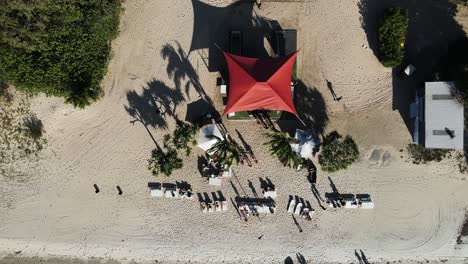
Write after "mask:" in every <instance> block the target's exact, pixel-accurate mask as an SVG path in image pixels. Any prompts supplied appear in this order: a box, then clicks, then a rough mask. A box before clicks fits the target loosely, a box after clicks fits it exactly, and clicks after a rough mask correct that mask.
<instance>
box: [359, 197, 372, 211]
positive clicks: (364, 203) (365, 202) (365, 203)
mask: <svg viewBox="0 0 468 264" xmlns="http://www.w3.org/2000/svg"><path fill="white" fill-rule="evenodd" d="M359 205H360V207H361V208H362V209H374V201H373V200H372V199H371V198H370V197H366V198H361V199H360V200H359Z"/></svg>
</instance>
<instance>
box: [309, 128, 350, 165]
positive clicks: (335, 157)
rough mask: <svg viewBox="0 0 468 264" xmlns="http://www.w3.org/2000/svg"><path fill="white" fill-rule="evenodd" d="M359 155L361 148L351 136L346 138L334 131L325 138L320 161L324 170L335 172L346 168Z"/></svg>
mask: <svg viewBox="0 0 468 264" xmlns="http://www.w3.org/2000/svg"><path fill="white" fill-rule="evenodd" d="M358 157H359V149H358V146H357V145H356V143H355V142H354V140H353V139H352V138H351V137H350V136H346V137H345V138H344V139H343V138H342V136H341V135H340V134H338V132H336V131H333V132H331V133H330V134H329V135H327V136H326V137H325V138H324V139H323V144H322V150H321V152H320V154H319V157H318V161H319V163H320V166H322V170H324V171H328V172H333V171H337V170H341V169H346V168H347V167H348V166H349V165H351V164H352V163H353V162H355V161H356V160H357V159H358Z"/></svg>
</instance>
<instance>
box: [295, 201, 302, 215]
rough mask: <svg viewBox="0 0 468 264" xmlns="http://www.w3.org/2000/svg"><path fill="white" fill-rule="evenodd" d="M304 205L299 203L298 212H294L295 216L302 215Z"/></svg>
mask: <svg viewBox="0 0 468 264" xmlns="http://www.w3.org/2000/svg"><path fill="white" fill-rule="evenodd" d="M302 206H303V204H302V203H301V202H299V203H297V206H296V210H295V211H294V214H295V215H300V214H301V212H302Z"/></svg>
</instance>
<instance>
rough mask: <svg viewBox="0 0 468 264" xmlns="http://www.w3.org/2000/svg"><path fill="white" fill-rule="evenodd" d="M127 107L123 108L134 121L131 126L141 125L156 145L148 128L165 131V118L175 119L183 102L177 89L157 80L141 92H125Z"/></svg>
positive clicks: (182, 97) (181, 95) (183, 99)
mask: <svg viewBox="0 0 468 264" xmlns="http://www.w3.org/2000/svg"><path fill="white" fill-rule="evenodd" d="M127 100H128V105H125V106H124V108H125V110H126V111H127V113H128V114H129V115H130V116H131V117H133V118H134V119H133V120H132V121H130V122H131V123H132V124H135V123H136V122H139V123H141V124H142V125H143V126H144V127H145V129H146V130H147V132H148V134H149V135H150V137H151V139H152V140H153V142H154V143H155V144H156V145H158V144H157V142H156V140H155V139H154V137H153V135H152V133H151V131H150V130H149V128H150V127H151V128H161V129H164V130H165V129H167V118H170V117H172V118H175V113H176V110H177V106H178V105H179V104H181V103H182V102H184V101H185V98H184V96H183V94H182V92H181V91H180V90H179V89H172V88H170V87H168V86H167V85H166V84H165V83H164V82H162V81H159V80H152V81H150V82H149V83H148V84H147V85H146V86H145V87H143V92H142V93H141V94H138V93H137V92H136V91H134V90H133V91H129V92H127Z"/></svg>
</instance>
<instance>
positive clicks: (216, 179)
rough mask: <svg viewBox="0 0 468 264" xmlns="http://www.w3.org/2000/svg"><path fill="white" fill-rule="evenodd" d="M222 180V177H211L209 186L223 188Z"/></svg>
mask: <svg viewBox="0 0 468 264" xmlns="http://www.w3.org/2000/svg"><path fill="white" fill-rule="evenodd" d="M221 182H222V179H221V178H220V177H210V179H209V180H208V184H209V185H214V186H221Z"/></svg>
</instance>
